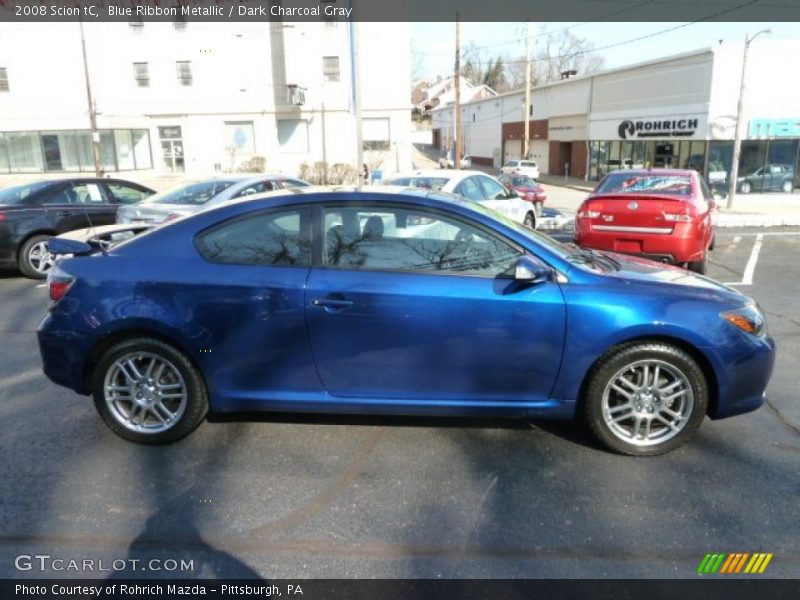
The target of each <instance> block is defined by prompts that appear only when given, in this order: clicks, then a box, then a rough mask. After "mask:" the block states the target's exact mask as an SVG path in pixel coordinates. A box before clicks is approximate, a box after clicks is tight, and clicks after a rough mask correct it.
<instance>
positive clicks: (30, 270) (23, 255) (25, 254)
mask: <svg viewBox="0 0 800 600" xmlns="http://www.w3.org/2000/svg"><path fill="white" fill-rule="evenodd" d="M50 237H51V236H49V235H34V236H31V237H29V238H28V239H27V240H25V243H24V244H22V247H21V248H20V249H19V257H18V260H17V265H18V266H19V270H20V271H21V272H22V274H23V275H25V277H28V278H30V279H44V278H45V277H47V273H48V272H49V270H50V269H49V268H48V269H47V270H46V271H42V270H40V269H37V268H36V266H34V263H33V260H32V257H31V250H32V249H33V247H34V246H36V245H38V244H41V243H42V242H46V241H47V240H49V239H50Z"/></svg>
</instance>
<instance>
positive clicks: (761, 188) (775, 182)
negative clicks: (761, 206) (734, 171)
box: [736, 164, 794, 194]
mask: <svg viewBox="0 0 800 600" xmlns="http://www.w3.org/2000/svg"><path fill="white" fill-rule="evenodd" d="M793 187H794V167H793V166H792V165H779V164H769V165H765V166H763V167H761V168H758V169H756V170H755V171H753V172H752V173H750V174H748V175H743V176H741V177H739V178H737V180H736V189H737V191H739V192H741V193H743V194H749V193H750V192H784V193H786V194H791V193H792V189H793Z"/></svg>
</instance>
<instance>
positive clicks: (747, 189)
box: [739, 181, 753, 194]
mask: <svg viewBox="0 0 800 600" xmlns="http://www.w3.org/2000/svg"><path fill="white" fill-rule="evenodd" d="M752 190H753V186H752V185H750V182H749V181H743V182H742V185H741V186H739V191H740V192H742V193H743V194H749V193H750V192H751V191H752Z"/></svg>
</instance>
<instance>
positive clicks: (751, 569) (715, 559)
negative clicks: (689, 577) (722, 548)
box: [697, 552, 773, 575]
mask: <svg viewBox="0 0 800 600" xmlns="http://www.w3.org/2000/svg"><path fill="white" fill-rule="evenodd" d="M772 556H773V555H772V553H771V552H770V553H766V552H756V553H753V554H750V553H749V552H738V553H733V554H722V553H720V554H706V556H705V558H703V560H702V561H701V562H700V565H699V566H698V567H697V574H698V575H713V574H715V573H716V574H719V575H735V574H739V573H742V574H749V575H754V574H760V573H763V572H764V571H765V570H766V568H767V565H768V564H769V562H770V561H771V560H772Z"/></svg>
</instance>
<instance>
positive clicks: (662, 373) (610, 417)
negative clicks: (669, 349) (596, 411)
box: [601, 359, 694, 446]
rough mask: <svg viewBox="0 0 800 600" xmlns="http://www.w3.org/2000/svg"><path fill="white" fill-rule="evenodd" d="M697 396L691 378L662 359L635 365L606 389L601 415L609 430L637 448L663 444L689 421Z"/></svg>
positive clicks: (648, 360)
mask: <svg viewBox="0 0 800 600" xmlns="http://www.w3.org/2000/svg"><path fill="white" fill-rule="evenodd" d="M693 407H694V393H693V391H692V386H691V383H690V381H689V378H688V377H687V376H686V374H685V373H683V372H682V371H681V370H680V369H678V368H677V367H676V366H674V365H672V364H670V363H667V362H665V361H662V360H656V359H647V360H639V361H636V362H633V363H631V364H629V365H627V366H625V367H623V368H622V369H620V370H619V371H617V373H616V374H614V376H613V377H611V379H610V380H609V382H608V384H607V385H606V387H605V390H604V392H603V398H602V404H601V408H602V415H603V420H604V421H605V424H606V426H607V427H608V429H609V431H611V433H612V434H613V435H614V436H616V437H617V438H619V439H620V440H622V441H624V442H627V443H629V444H633V445H635V446H653V445H656V444H662V443H664V442H666V441H668V440H670V439H672V438H674V437H675V436H677V435H678V434H679V433H680V432H681V431H682V430H683V428H684V427H685V426H686V425H687V423H688V422H689V419H690V417H691V415H692V409H693Z"/></svg>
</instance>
